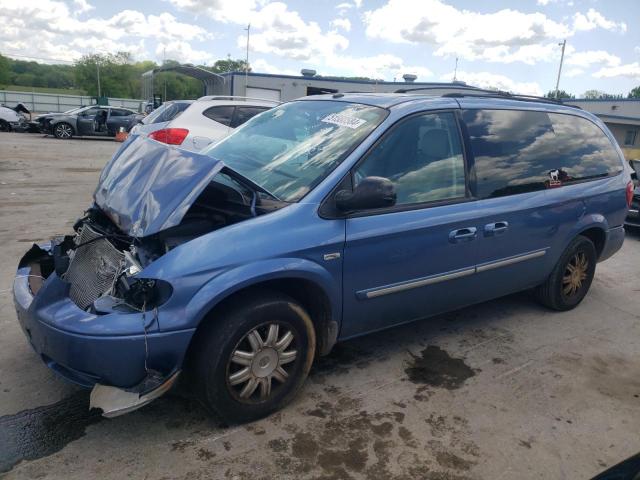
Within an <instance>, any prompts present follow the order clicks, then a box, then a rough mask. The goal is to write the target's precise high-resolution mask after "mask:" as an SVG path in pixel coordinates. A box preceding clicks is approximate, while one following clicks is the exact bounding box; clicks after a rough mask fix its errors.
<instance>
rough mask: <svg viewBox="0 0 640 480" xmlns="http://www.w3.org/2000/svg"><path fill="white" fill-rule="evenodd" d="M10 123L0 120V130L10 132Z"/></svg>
mask: <svg viewBox="0 0 640 480" xmlns="http://www.w3.org/2000/svg"><path fill="white" fill-rule="evenodd" d="M10 131H11V125H10V124H9V122H7V121H6V120H0V132H10Z"/></svg>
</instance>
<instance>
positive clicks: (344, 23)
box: [330, 18, 351, 32]
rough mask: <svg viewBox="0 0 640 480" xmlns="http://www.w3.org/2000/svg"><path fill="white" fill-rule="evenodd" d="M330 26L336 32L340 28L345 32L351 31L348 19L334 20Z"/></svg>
mask: <svg viewBox="0 0 640 480" xmlns="http://www.w3.org/2000/svg"><path fill="white" fill-rule="evenodd" d="M330 25H331V26H332V27H333V28H335V29H336V30H337V29H339V28H341V29H343V30H344V31H345V32H350V31H351V22H350V21H349V19H348V18H334V19H333V20H331V23H330Z"/></svg>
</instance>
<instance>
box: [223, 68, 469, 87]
mask: <svg viewBox="0 0 640 480" xmlns="http://www.w3.org/2000/svg"><path fill="white" fill-rule="evenodd" d="M220 75H221V76H222V77H225V78H226V77H229V76H232V75H239V76H245V72H225V73H221V74H220ZM246 75H248V76H249V77H271V78H290V79H294V80H305V81H306V80H311V81H316V82H338V83H357V84H367V85H397V86H398V88H412V87H416V86H420V87H421V86H431V87H451V85H452V84H451V82H404V81H403V82H385V81H382V80H380V81H376V80H356V79H346V78H334V77H322V76H318V75H316V76H313V77H311V76H307V77H305V76H304V75H280V74H277V73H256V72H249V73H247V74H246ZM457 84H458V85H460V86H462V87H467V88H476V87H472V86H470V85H466V84H465V83H463V82H458V83H457Z"/></svg>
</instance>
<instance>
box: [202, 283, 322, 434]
mask: <svg viewBox="0 0 640 480" xmlns="http://www.w3.org/2000/svg"><path fill="white" fill-rule="evenodd" d="M211 320H212V322H211V323H210V324H209V325H206V326H205V327H204V329H203V330H202V331H200V332H199V334H198V338H196V340H195V341H196V343H195V345H194V355H193V358H192V361H193V364H192V370H193V371H192V374H193V379H194V381H195V390H196V393H197V395H198V397H199V398H200V400H201V401H202V402H203V403H204V404H205V406H206V407H208V408H210V409H211V410H213V411H214V412H216V413H217V414H218V415H220V416H221V417H222V419H223V420H224V421H226V422H228V423H230V424H234V423H244V422H250V421H253V420H257V419H259V418H262V417H265V416H267V415H269V414H270V413H272V412H274V411H276V410H278V409H280V408H282V407H283V406H284V405H286V404H287V403H289V401H291V399H293V397H294V396H295V395H296V393H297V392H298V391H299V390H300V388H301V387H302V385H303V383H304V381H305V379H306V378H307V375H308V374H309V370H310V369H311V364H312V363H313V358H314V354H315V347H316V345H315V344H316V338H315V329H314V327H313V323H312V321H311V318H310V317H309V315H308V314H307V312H306V311H305V310H304V309H303V308H302V307H301V306H300V305H299V304H298V303H297V302H296V301H295V300H293V299H292V298H290V297H288V296H286V295H283V294H281V293H278V292H264V293H261V294H260V295H251V296H248V295H246V296H245V295H243V296H241V297H239V298H237V299H236V301H235V302H234V305H233V306H231V307H230V308H226V309H224V310H223V311H221V312H219V313H218V314H217V315H216V318H215V319H211Z"/></svg>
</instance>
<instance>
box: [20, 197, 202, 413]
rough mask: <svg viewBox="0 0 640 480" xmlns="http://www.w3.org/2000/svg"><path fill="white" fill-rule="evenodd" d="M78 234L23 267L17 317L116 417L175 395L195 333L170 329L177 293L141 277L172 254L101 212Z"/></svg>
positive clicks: (59, 366) (36, 251) (37, 251)
mask: <svg viewBox="0 0 640 480" xmlns="http://www.w3.org/2000/svg"><path fill="white" fill-rule="evenodd" d="M74 228H75V230H76V233H75V235H68V236H64V237H59V238H55V239H53V240H52V241H50V242H48V243H44V244H40V245H33V246H32V248H31V249H30V250H29V251H28V252H27V253H26V254H25V256H24V257H23V258H22V259H21V261H20V263H19V266H18V271H17V275H16V278H15V281H14V300H15V305H16V310H17V313H18V319H19V322H20V325H21V327H22V329H23V331H24V333H25V335H26V336H27V338H28V339H29V342H30V343H31V345H32V347H33V348H34V350H35V351H36V352H37V353H38V355H40V357H41V358H42V360H43V361H44V362H45V363H46V365H47V366H48V367H49V368H51V369H52V370H54V371H55V372H56V373H58V374H60V375H61V376H63V377H64V378H66V379H67V380H69V381H71V382H74V383H76V384H79V385H82V386H84V387H89V388H94V393H93V394H92V403H93V405H94V406H97V407H100V408H102V409H103V411H104V412H105V415H108V416H114V415H116V414H119V413H126V412H127V411H131V410H132V409H134V408H138V407H139V406H142V405H143V404H144V403H148V401H151V400H152V399H153V398H157V396H159V394H162V393H164V392H165V391H166V390H168V387H170V386H171V385H172V384H173V382H174V381H175V379H176V377H177V374H178V373H179V370H180V367H181V365H182V361H183V356H184V352H186V349H187V346H188V344H189V341H190V339H191V336H192V334H193V332H192V331H191V330H185V331H177V332H176V331H174V332H161V331H160V328H159V325H160V322H161V318H162V316H163V315H164V314H166V312H165V311H164V310H163V308H162V307H163V305H164V304H165V303H166V302H167V301H168V300H169V298H170V297H171V294H172V289H171V286H170V285H169V284H168V283H167V282H163V281H160V280H153V279H144V278H138V277H137V275H138V274H139V273H140V271H141V270H142V269H143V265H144V264H146V263H149V262H151V261H153V260H154V258H156V257H157V256H159V255H161V254H162V252H161V251H158V252H154V253H152V251H153V246H154V245H155V244H154V243H153V242H151V243H150V244H149V245H150V247H145V246H141V245H138V244H137V243H139V242H137V240H136V239H134V238H132V237H128V236H127V235H125V234H123V233H122V232H119V231H118V229H117V228H115V226H113V225H112V224H110V221H109V220H108V218H106V216H105V215H104V214H103V213H102V212H101V211H100V210H99V209H96V208H93V209H91V210H90V211H89V212H88V214H87V216H86V217H84V218H83V219H81V220H80V221H78V222H77V223H76V225H75V227H74ZM147 248H150V249H147ZM105 387H106V390H105ZM96 392H97V393H96ZM105 392H106V393H105ZM94 397H95V398H96V400H95V401H93V400H94ZM105 399H106V400H105ZM101 400H102V402H103V403H100V401H101ZM105 401H107V403H104V402H105ZM96 402H97V403H96ZM109 402H111V403H109ZM114 402H115V403H114ZM114 405H115V407H114ZM116 407H117V408H116Z"/></svg>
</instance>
